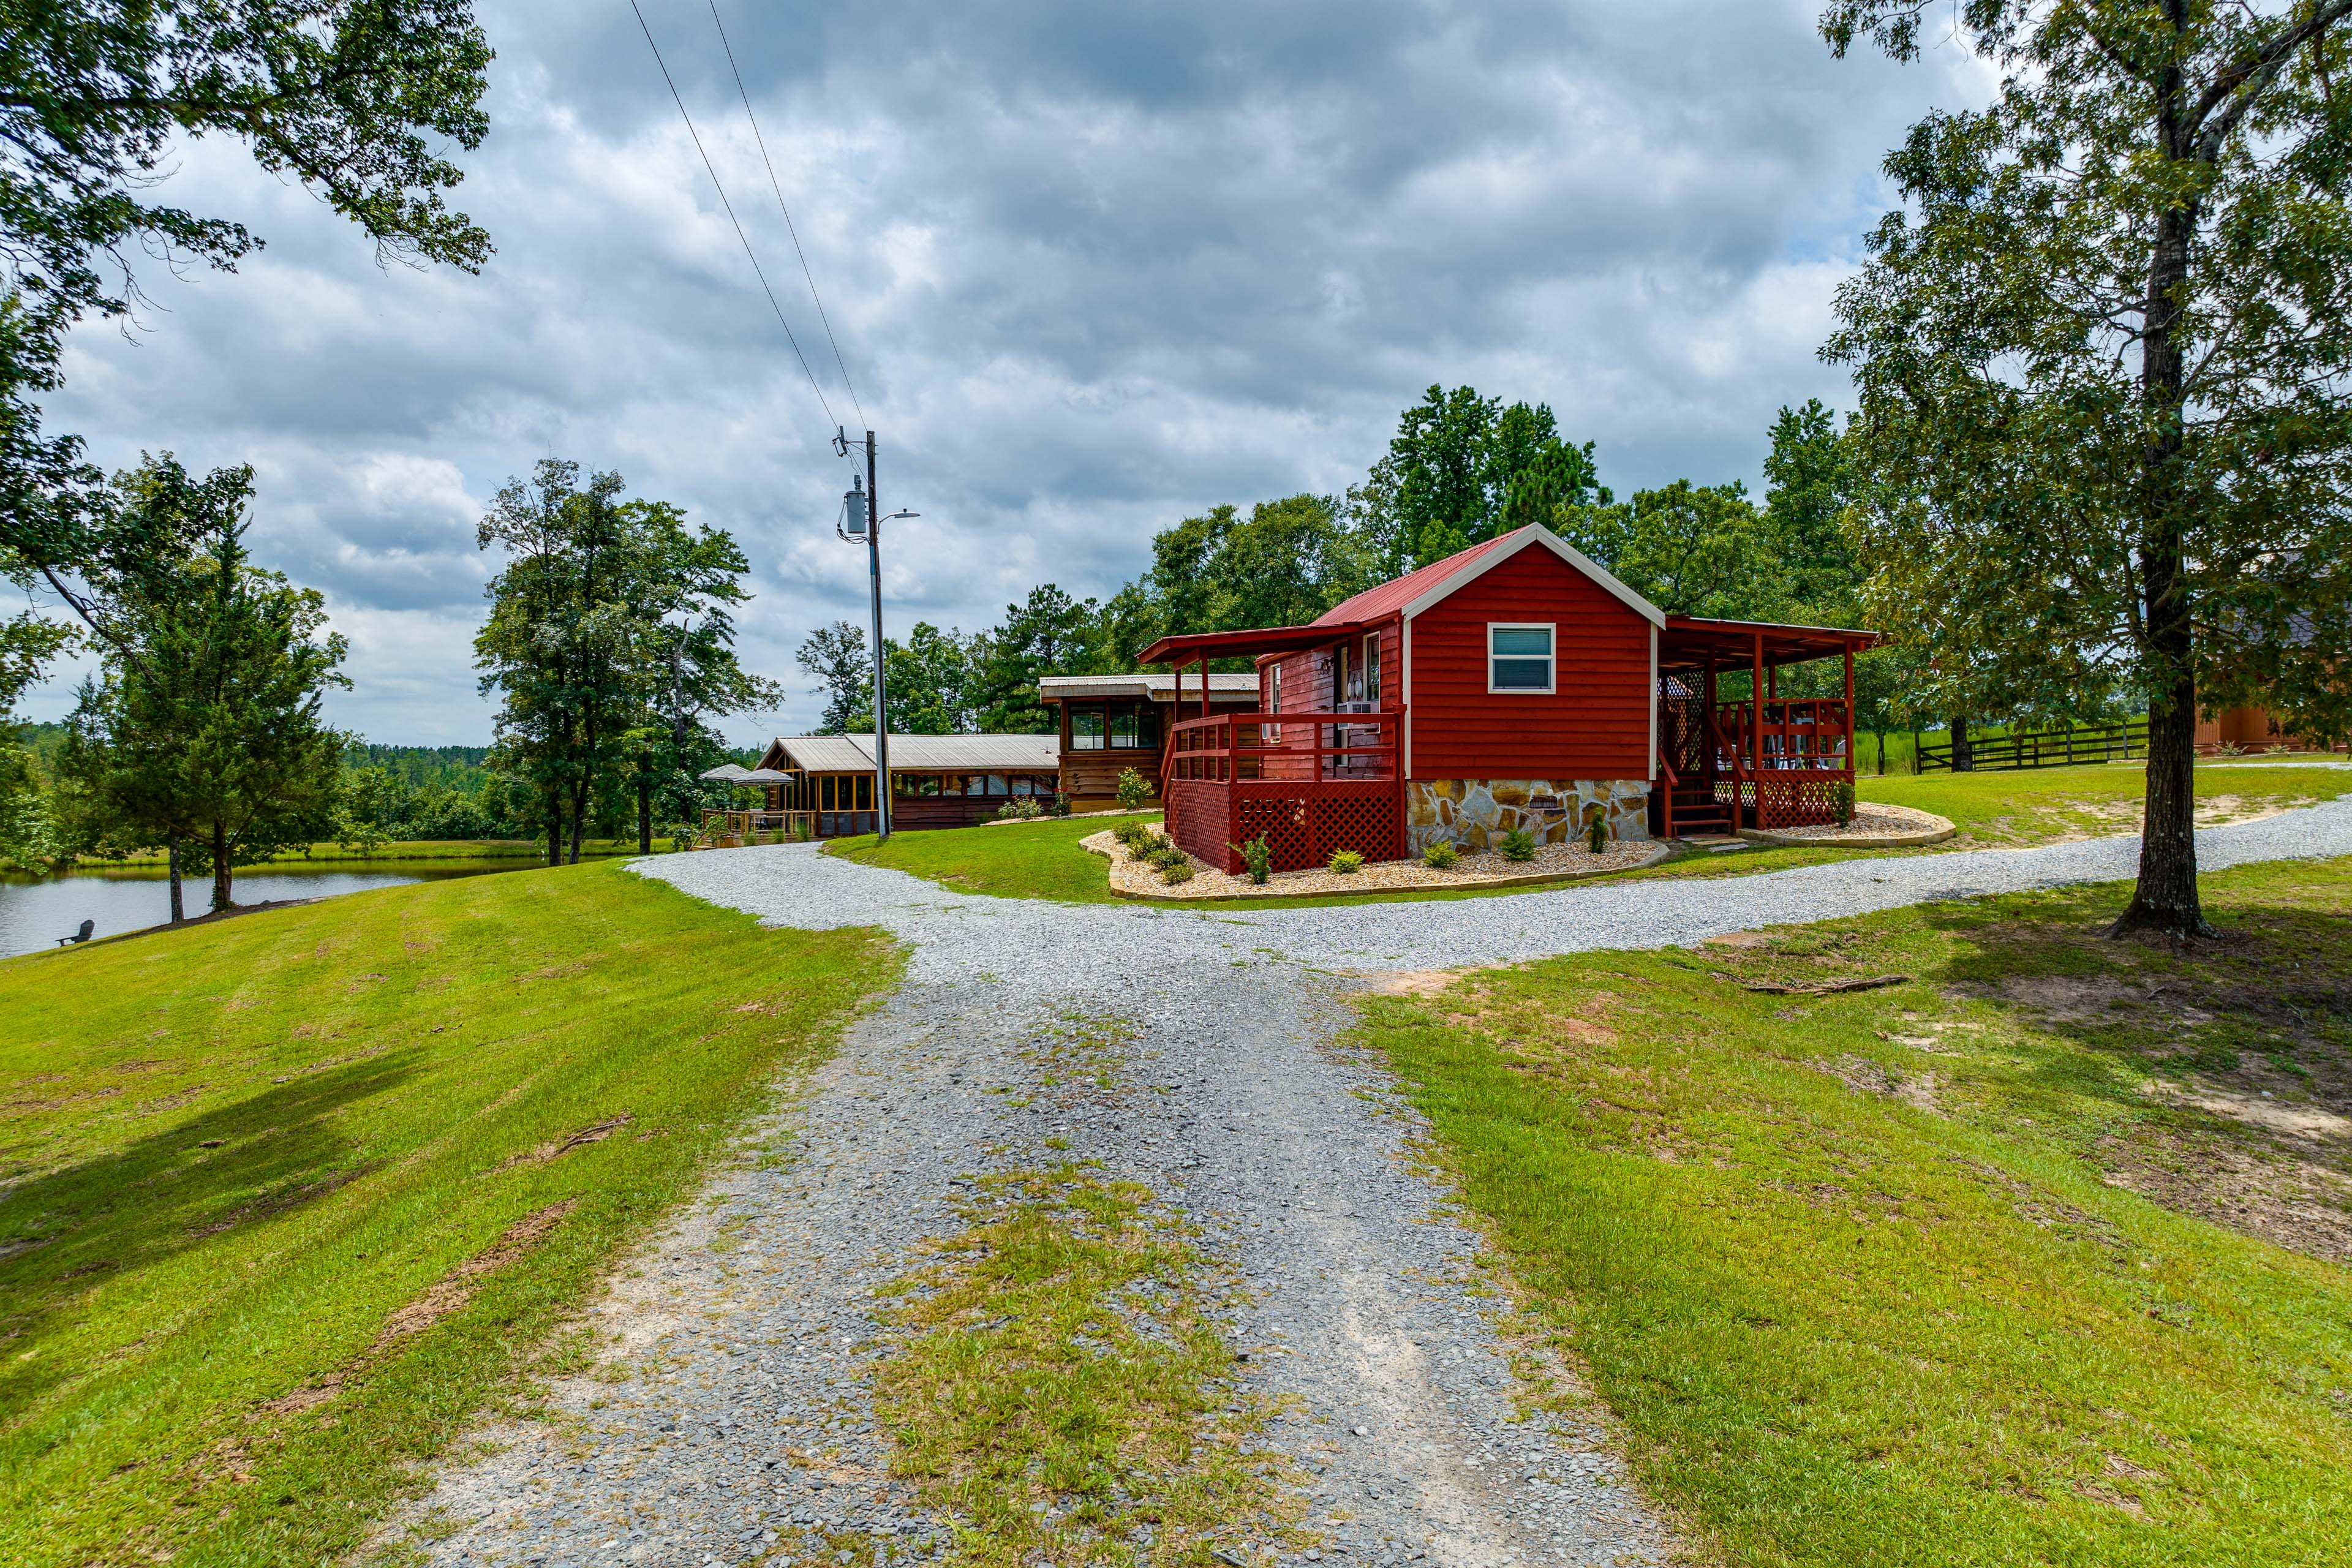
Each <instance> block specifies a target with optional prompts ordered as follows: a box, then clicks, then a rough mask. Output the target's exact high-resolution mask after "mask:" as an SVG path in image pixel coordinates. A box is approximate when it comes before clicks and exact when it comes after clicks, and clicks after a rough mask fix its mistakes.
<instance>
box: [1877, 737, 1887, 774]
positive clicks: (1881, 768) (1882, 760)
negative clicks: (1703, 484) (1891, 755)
mask: <svg viewBox="0 0 2352 1568" xmlns="http://www.w3.org/2000/svg"><path fill="white" fill-rule="evenodd" d="M1878 776H1879V777H1880V778H1885V776H1886V729H1885V726H1884V725H1881V726H1880V727H1879V731H1878Z"/></svg>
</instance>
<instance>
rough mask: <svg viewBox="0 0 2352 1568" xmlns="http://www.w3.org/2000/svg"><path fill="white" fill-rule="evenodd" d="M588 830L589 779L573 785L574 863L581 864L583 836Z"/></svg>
mask: <svg viewBox="0 0 2352 1568" xmlns="http://www.w3.org/2000/svg"><path fill="white" fill-rule="evenodd" d="M587 830H588V781H587V779H586V778H585V777H583V778H582V779H581V781H580V782H579V783H578V784H574V785H572V864H573V865H574V866H577V865H578V864H580V840H581V836H582V835H583V834H584V833H585V832H586V831H587Z"/></svg>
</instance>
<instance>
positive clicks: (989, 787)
mask: <svg viewBox="0 0 2352 1568" xmlns="http://www.w3.org/2000/svg"><path fill="white" fill-rule="evenodd" d="M971 782H972V784H973V786H974V787H973V789H972V792H971V793H972V794H974V795H979V794H982V790H983V788H984V789H985V792H986V793H987V794H989V795H1003V794H1005V793H1007V792H1006V789H1005V784H1004V775H1003V773H983V774H982V775H981V776H980V777H979V778H976V779H974V780H972V781H971Z"/></svg>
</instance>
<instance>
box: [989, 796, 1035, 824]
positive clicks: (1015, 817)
mask: <svg viewBox="0 0 2352 1568" xmlns="http://www.w3.org/2000/svg"><path fill="white" fill-rule="evenodd" d="M1040 816H1045V807H1044V806H1042V805H1038V804H1037V801H1036V798H1035V797H1034V796H1033V795H1024V796H1023V797H1022V798H1021V799H1019V800H1008V801H1006V802H1005V803H1004V804H1003V805H1000V806H998V807H997V808H996V819H997V820H998V821H999V822H1027V821H1031V820H1034V818H1036V817H1040Z"/></svg>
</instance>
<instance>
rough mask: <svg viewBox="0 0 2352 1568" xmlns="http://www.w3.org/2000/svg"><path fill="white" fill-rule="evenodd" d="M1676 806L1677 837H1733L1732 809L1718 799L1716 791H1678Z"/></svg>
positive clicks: (1675, 794)
mask: <svg viewBox="0 0 2352 1568" xmlns="http://www.w3.org/2000/svg"><path fill="white" fill-rule="evenodd" d="M1674 805H1675V837H1677V838H1696V837H1706V836H1708V835H1714V834H1720V835H1722V836H1724V837H1730V836H1731V829H1732V823H1731V807H1729V806H1727V805H1724V804H1723V802H1721V801H1719V800H1717V799H1716V798H1715V792H1714V791H1712V790H1680V789H1678V790H1676V791H1675V792H1674Z"/></svg>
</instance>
